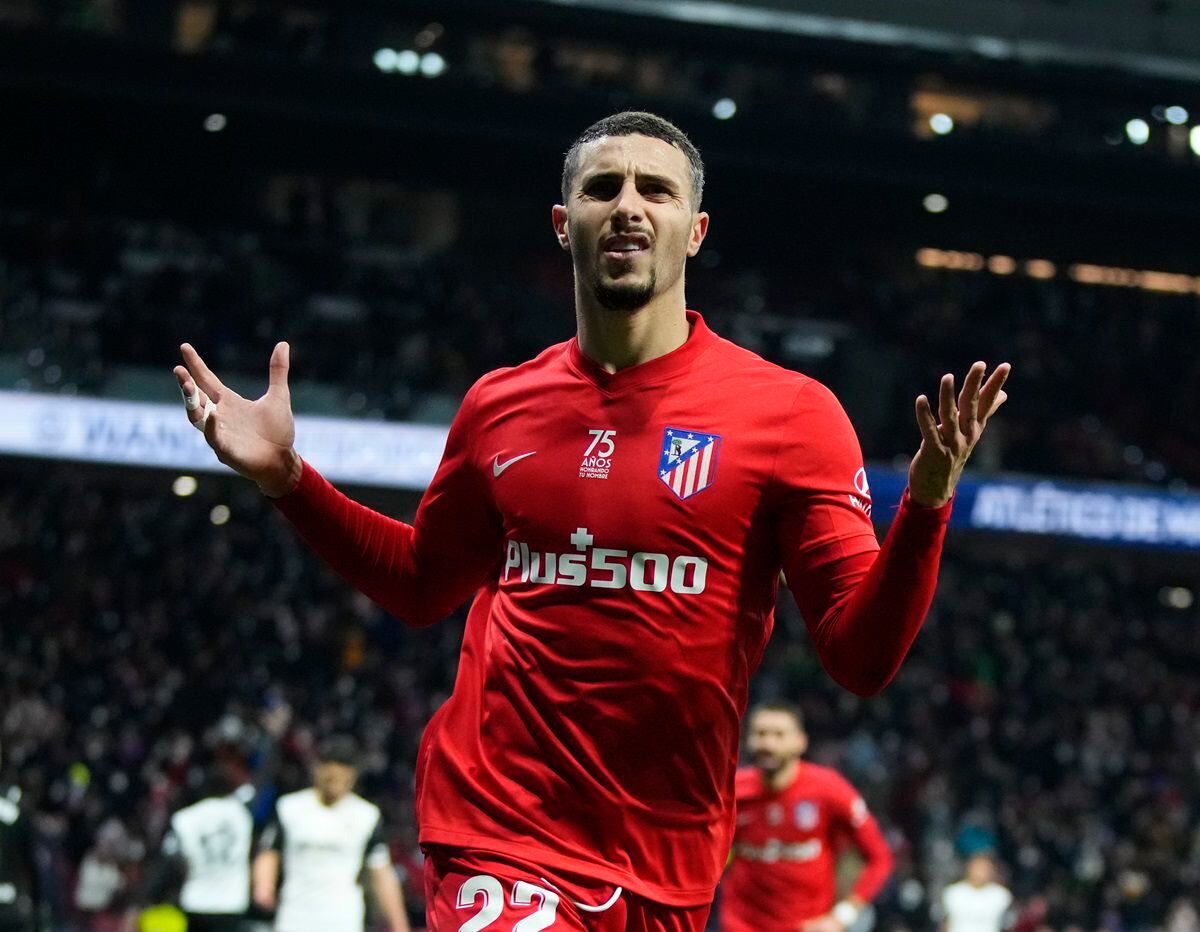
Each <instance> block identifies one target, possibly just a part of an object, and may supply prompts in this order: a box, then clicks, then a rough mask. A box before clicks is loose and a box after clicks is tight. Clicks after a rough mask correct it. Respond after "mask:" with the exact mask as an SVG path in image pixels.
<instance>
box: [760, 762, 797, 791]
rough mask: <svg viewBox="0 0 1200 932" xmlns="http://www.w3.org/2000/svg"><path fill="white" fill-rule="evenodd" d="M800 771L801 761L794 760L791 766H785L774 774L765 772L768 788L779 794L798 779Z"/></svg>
mask: <svg viewBox="0 0 1200 932" xmlns="http://www.w3.org/2000/svg"><path fill="white" fill-rule="evenodd" d="M799 770H800V761H798V760H794V761H792V762H791V763H790V764H784V765H783V766H782V767H780V768H779V769H778V770H776V771H775V772H774V773H767V772H765V771H764V772H763V776H764V777H765V778H766V781H767V786H769V787H770V788H771V789H773V790H775V791H776V792H778V791H779V790H786V789H787V788H788V787H789V786H791V785H792V783H793V782H794V781H795V779H796V774H797V773H798V772H799Z"/></svg>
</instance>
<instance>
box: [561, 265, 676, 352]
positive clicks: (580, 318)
mask: <svg viewBox="0 0 1200 932" xmlns="http://www.w3.org/2000/svg"><path fill="white" fill-rule="evenodd" d="M686 310H687V305H686V303H685V302H684V297H683V277H682V276H680V279H679V281H678V283H677V284H676V285H673V286H672V287H671V288H670V289H669V290H667V291H665V292H663V293H662V294H659V295H655V296H654V298H653V300H651V301H650V303H649V304H646V305H644V306H643V307H640V308H638V309H637V310H636V311H610V310H609V309H608V308H605V307H601V306H600V305H599V304H598V303H597V301H596V298H595V296H594V295H591V294H586V295H585V294H583V291H582V288H581V286H580V284H579V280H578V277H576V284H575V322H576V325H577V327H578V330H579V334H578V338H579V348H580V349H581V350H582V351H583V353H584V355H585V356H587V357H588V358H589V359H591V360H592V361H593V362H595V363H596V364H597V365H599V366H600V367H601V368H603V369H604V370H605V371H607V372H618V371H620V370H621V369H628V368H629V367H630V366H636V365H639V364H641V363H644V362H649V361H650V360H651V359H657V358H658V357H659V356H665V355H667V353H670V352H671V351H672V350H676V349H679V347H681V346H683V344H684V343H685V342H687V338H688V322H687V314H686Z"/></svg>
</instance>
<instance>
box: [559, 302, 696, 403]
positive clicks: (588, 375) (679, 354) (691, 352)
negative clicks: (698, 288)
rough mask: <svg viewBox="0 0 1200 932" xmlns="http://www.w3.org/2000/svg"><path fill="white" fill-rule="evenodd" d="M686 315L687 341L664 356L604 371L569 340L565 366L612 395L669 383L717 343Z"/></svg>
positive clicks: (575, 339) (692, 316) (693, 313)
mask: <svg viewBox="0 0 1200 932" xmlns="http://www.w3.org/2000/svg"><path fill="white" fill-rule="evenodd" d="M686 313H687V320H688V326H689V327H690V332H689V333H688V338H687V339H686V340H684V342H683V345H682V346H679V347H677V348H676V349H673V350H671V352H669V353H667V354H666V355H665V356H659V357H657V358H656V359H651V360H648V361H647V362H643V363H639V364H638V365H636V366H630V367H629V368H628V369H621V370H620V371H619V372H608V371H606V370H605V369H604V368H602V367H601V366H599V365H597V364H596V363H595V362H594V361H593V360H592V359H590V358H589V357H588V356H586V355H585V354H584V352H583V350H581V349H580V348H579V338H578V337H573V338H572V339H571V341H570V342H569V343H568V344H567V361H568V364H569V365H570V367H571V368H572V369H573V370H574V371H575V372H576V373H577V374H578V375H579V376H581V377H582V378H584V379H586V380H587V381H588V382H591V383H592V384H593V385H595V386H596V387H597V388H598V389H600V390H601V391H602V392H606V393H608V394H615V393H616V392H620V391H624V390H626V389H628V388H632V387H634V386H642V385H648V384H651V383H654V382H666V381H670V379H672V378H673V377H674V376H676V375H679V374H680V373H682V372H684V371H685V370H687V369H689V368H690V367H691V366H692V365H694V364H695V362H696V360H697V359H699V358H700V356H701V355H702V354H703V353H704V351H705V350H707V349H708V348H709V347H710V346H712V344H713V343H715V342H716V341H717V335H716V334H715V333H713V332H712V331H711V330H709V329H708V326H707V325H706V324H705V323H704V318H703V317H701V316H700V315H699V314H698V313H697V312H696V311H687V312H686Z"/></svg>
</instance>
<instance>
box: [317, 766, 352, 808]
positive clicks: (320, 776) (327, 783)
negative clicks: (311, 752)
mask: <svg viewBox="0 0 1200 932" xmlns="http://www.w3.org/2000/svg"><path fill="white" fill-rule="evenodd" d="M357 779H358V771H357V770H356V769H355V768H353V767H351V766H350V765H349V764H339V763H336V762H334V761H321V762H320V763H318V764H317V766H316V768H315V769H314V770H313V786H314V787H315V788H316V790H317V795H318V796H320V797H321V802H323V803H325V805H327V806H329V805H332V804H333V803H336V802H337V801H338V800H339V799H341V798H342V797H343V796H345V795H346V794H347V793H349V792H350V791H351V790H352V789H354V781H355V780H357Z"/></svg>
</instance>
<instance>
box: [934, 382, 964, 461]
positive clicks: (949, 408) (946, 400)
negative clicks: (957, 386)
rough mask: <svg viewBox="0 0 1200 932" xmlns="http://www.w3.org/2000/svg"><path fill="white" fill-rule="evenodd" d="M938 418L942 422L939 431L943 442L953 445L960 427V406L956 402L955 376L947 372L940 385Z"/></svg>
mask: <svg viewBox="0 0 1200 932" xmlns="http://www.w3.org/2000/svg"><path fill="white" fill-rule="evenodd" d="M938 420H939V421H940V422H941V423H940V424H939V425H938V427H939V430H938V433H940V434H941V437H942V443H943V444H944V445H946V446H951V445H953V443H954V438H955V436H956V435H957V434H958V433H959V429H958V406H957V405H956V404H955V403H954V376H953V375H952V374H951V373H949V372H947V373H946V374H945V375H943V376H942V381H941V382H940V383H939V385H938Z"/></svg>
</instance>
